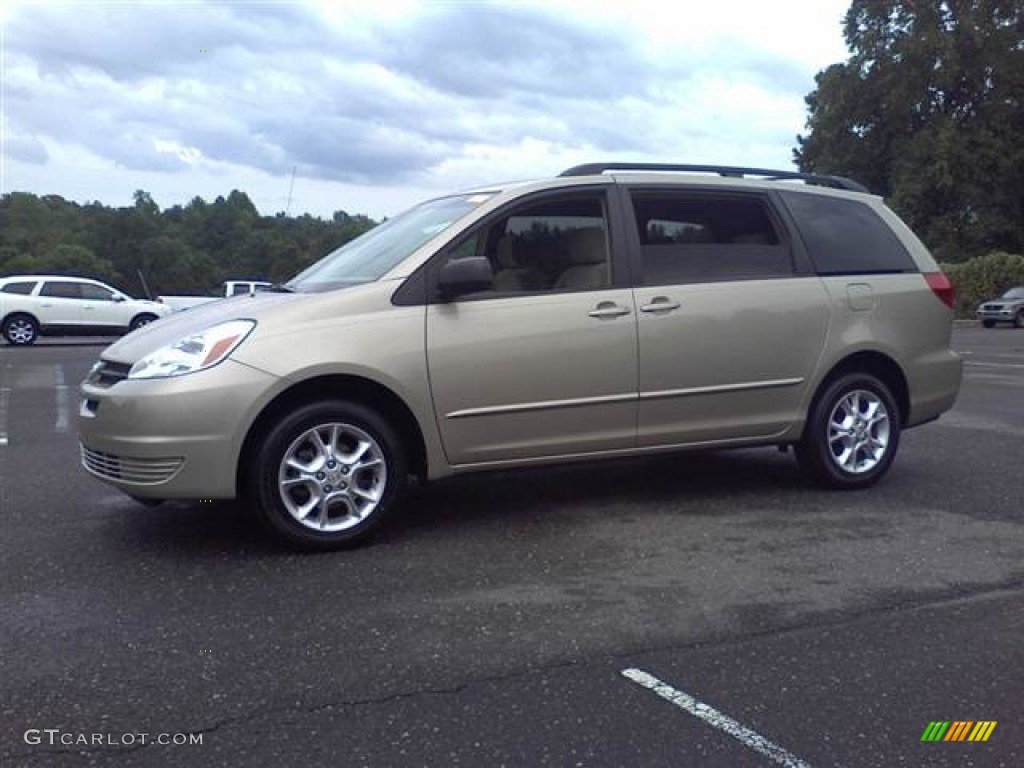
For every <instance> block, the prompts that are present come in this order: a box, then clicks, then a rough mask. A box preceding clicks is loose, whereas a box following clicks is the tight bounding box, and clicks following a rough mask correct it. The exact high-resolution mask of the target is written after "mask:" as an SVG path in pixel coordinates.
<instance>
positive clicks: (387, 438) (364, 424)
mask: <svg viewBox="0 0 1024 768" xmlns="http://www.w3.org/2000/svg"><path fill="white" fill-rule="evenodd" d="M329 422H342V423H346V424H351V425H352V426H354V427H358V428H359V429H361V430H363V431H364V432H366V433H368V434H369V435H370V436H372V437H373V439H374V440H376V441H377V444H378V445H379V446H380V448H381V450H382V451H383V453H384V458H385V461H386V462H387V482H386V484H385V487H384V494H383V496H382V497H381V500H380V503H379V504H378V505H377V508H376V509H375V510H374V511H373V512H372V513H371V514H370V516H369V517H368V518H367V519H366V520H363V521H362V522H360V523H359V524H357V525H355V526H353V527H352V528H348V529H346V530H344V531H337V532H332V533H318V532H316V531H313V530H311V529H309V528H307V527H305V526H303V525H302V524H301V523H299V522H298V521H297V520H295V519H294V518H293V517H292V516H291V515H290V514H289V512H288V510H287V508H286V507H285V506H284V502H283V501H282V500H281V497H280V493H279V490H278V484H277V477H278V468H279V467H280V462H281V459H282V458H283V456H284V453H285V451H286V450H287V449H288V447H289V446H290V445H291V444H292V441H293V440H295V438H296V437H298V436H299V435H300V434H302V433H303V432H305V431H306V430H308V429H310V428H311V427H313V426H316V425H317V424H325V423H329ZM407 466H408V465H407V460H406V456H405V451H404V449H403V447H402V444H401V441H400V440H399V438H398V433H397V432H396V431H395V429H394V428H393V427H392V426H391V424H390V423H388V421H387V420H386V419H384V418H382V417H381V416H380V415H379V414H378V413H377V412H376V411H374V410H372V409H370V408H368V407H366V406H364V405H361V404H359V403H351V402H347V401H343V400H321V401H317V402H314V403H310V404H308V405H304V406H301V407H299V408H296V409H295V410H293V411H292V412H290V413H288V414H286V415H285V416H283V417H282V418H281V419H280V420H279V421H278V422H277V423H276V424H275V425H274V426H273V427H271V429H270V430H269V431H268V432H267V433H266V435H265V436H264V438H263V440H261V445H260V446H259V448H258V449H257V450H256V451H255V452H254V456H253V461H252V464H251V467H250V469H249V472H248V477H247V483H246V486H247V495H248V496H249V498H250V499H251V501H253V502H254V503H255V506H256V512H257V514H258V515H259V517H260V519H261V521H262V522H263V523H264V525H265V526H267V527H268V528H269V529H270V530H271V532H272V533H274V534H276V535H278V536H280V537H283V538H284V539H285V540H287V541H288V542H290V543H291V544H293V545H296V546H299V547H301V548H304V549H314V550H330V549H339V548H342V547H346V546H352V545H354V544H356V543H358V542H360V541H363V540H365V539H366V538H367V537H368V536H369V535H370V534H371V533H372V532H373V531H374V530H375V529H376V528H377V527H378V526H379V525H380V524H381V522H382V521H383V519H384V518H385V517H387V515H388V514H389V512H390V511H391V508H392V507H393V506H394V502H395V498H396V496H397V495H398V493H399V491H400V490H401V489H402V488H403V487H404V485H405V479H406V471H407V469H406V468H407Z"/></svg>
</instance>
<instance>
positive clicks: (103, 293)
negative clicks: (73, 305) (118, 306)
mask: <svg viewBox="0 0 1024 768" xmlns="http://www.w3.org/2000/svg"><path fill="white" fill-rule="evenodd" d="M81 290H82V298H83V299H89V300H90V301H113V300H114V294H113V292H112V291H110V290H109V289H107V288H104V287H103V286H101V285H93V284H92V283H82V288H81Z"/></svg>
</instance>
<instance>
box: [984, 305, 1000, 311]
mask: <svg viewBox="0 0 1024 768" xmlns="http://www.w3.org/2000/svg"><path fill="white" fill-rule="evenodd" d="M981 308H982V309H983V310H985V311H986V312H998V311H999V310H1001V309H1002V308H1003V305H1002V304H984V305H982V307H981Z"/></svg>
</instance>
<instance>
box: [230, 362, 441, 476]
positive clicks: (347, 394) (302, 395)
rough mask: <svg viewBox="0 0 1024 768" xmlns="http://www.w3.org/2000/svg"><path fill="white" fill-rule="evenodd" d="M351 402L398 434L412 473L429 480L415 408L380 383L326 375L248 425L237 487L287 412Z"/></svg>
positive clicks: (281, 397)
mask: <svg viewBox="0 0 1024 768" xmlns="http://www.w3.org/2000/svg"><path fill="white" fill-rule="evenodd" d="M331 399H333V400H348V401H351V402H355V403H359V404H361V405H364V406H366V407H368V408H372V409H373V410H375V411H376V412H377V413H379V414H380V415H381V417H382V418H384V419H386V420H387V421H388V422H389V423H390V424H391V425H392V426H393V427H394V428H395V429H396V430H397V431H398V434H399V437H400V438H401V439H402V441H403V443H404V445H405V446H406V447H407V449H408V451H409V456H408V460H409V470H410V471H411V472H412V474H414V475H415V476H416V477H417V478H419V480H420V481H424V480H426V478H427V448H426V441H425V439H424V436H423V430H422V428H421V427H420V424H419V422H418V421H417V419H416V416H415V414H414V413H413V412H412V409H410V408H409V406H408V405H406V403H405V401H404V400H402V398H401V397H399V396H398V395H397V394H395V392H394V391H393V390H391V389H389V388H388V387H386V386H384V385H383V384H381V383H380V382H377V381H373V380H372V379H367V378H365V377H362V376H356V375H353V374H326V375H321V376H316V377H313V378H310V379H306V380H304V381H300V382H297V383H295V384H293V385H292V386H290V387H288V388H287V389H286V390H284V391H283V392H281V393H279V394H278V395H277V396H276V397H274V399H272V400H271V401H270V402H269V403H267V404H266V405H265V406H264V407H263V409H262V410H261V411H260V413H259V415H258V416H257V417H256V419H255V420H254V421H253V423H252V424H251V425H250V426H249V430H248V432H247V433H246V436H245V439H244V440H243V441H242V448H241V450H240V451H239V460H238V466H237V468H236V470H235V471H236V477H235V484H236V487H237V488H238V489H242V488H244V486H245V478H244V476H245V469H246V467H247V466H248V460H249V458H250V456H251V455H252V453H253V452H254V451H255V449H256V447H257V446H258V445H259V443H260V440H261V439H262V438H263V437H264V436H265V435H266V434H267V432H268V431H269V430H270V429H271V428H272V426H273V425H274V424H275V423H276V422H277V420H278V419H280V418H281V417H282V416H283V415H284V414H285V413H287V412H288V411H289V410H291V409H292V408H295V407H296V406H299V405H303V404H306V403H310V402H313V401H315V400H331Z"/></svg>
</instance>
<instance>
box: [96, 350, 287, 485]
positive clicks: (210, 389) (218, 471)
mask: <svg viewBox="0 0 1024 768" xmlns="http://www.w3.org/2000/svg"><path fill="white" fill-rule="evenodd" d="M282 383H283V380H282V379H279V378H277V377H275V376H272V375H270V374H268V373H265V372H263V371H259V370H257V369H255V368H251V367H249V366H247V365H243V364H241V363H237V362H235V361H233V360H225V361H224V362H223V363H220V364H219V365H216V366H214V367H213V368H210V369H208V370H205V371H200V372H198V373H192V374H187V375H185V376H180V377H176V378H168V379H148V380H145V379H144V380H138V381H132V380H127V379H125V380H122V381H117V382H116V383H114V384H112V385H109V386H103V385H102V384H97V383H91V382H89V381H86V382H83V384H82V386H81V389H80V392H81V396H82V399H81V402H80V403H79V409H78V433H79V437H80V440H81V445H82V447H81V458H82V466H83V467H84V469H85V470H86V471H87V472H88V473H89V474H91V475H93V476H94V477H97V478H99V479H100V480H102V481H104V482H106V483H109V484H111V485H113V486H116V487H117V488H120V489H121V490H123V491H125V492H126V493H128V494H130V495H132V496H140V497H143V498H154V499H230V498H234V497H235V496H236V495H237V482H236V479H237V469H238V457H239V454H240V452H241V448H242V442H243V440H244V439H245V435H246V433H247V432H248V430H249V427H250V426H251V424H252V423H253V421H254V420H255V418H256V416H257V415H258V414H259V412H260V411H261V410H262V408H263V407H264V406H265V405H266V403H268V402H269V401H270V400H271V399H272V398H273V397H274V395H275V394H276V393H277V391H279V389H280V388H281V387H282Z"/></svg>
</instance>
